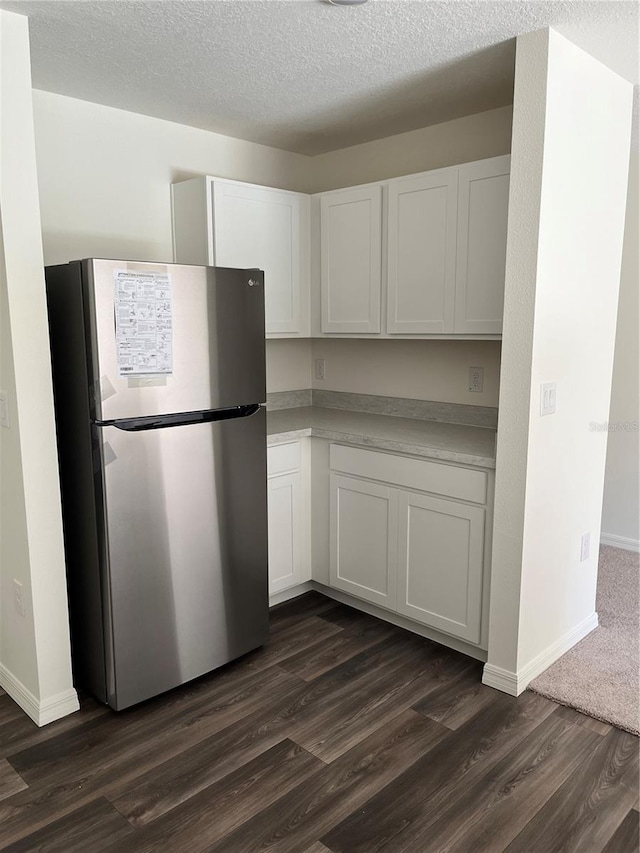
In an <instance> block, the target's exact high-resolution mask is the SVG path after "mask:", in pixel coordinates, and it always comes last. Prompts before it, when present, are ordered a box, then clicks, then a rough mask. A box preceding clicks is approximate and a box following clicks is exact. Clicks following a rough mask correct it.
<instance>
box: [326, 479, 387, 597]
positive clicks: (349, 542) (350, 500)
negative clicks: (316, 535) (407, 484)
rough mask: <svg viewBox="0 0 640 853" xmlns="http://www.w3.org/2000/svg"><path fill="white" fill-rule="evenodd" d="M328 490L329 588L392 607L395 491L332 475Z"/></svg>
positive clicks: (367, 482)
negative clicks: (329, 492)
mask: <svg viewBox="0 0 640 853" xmlns="http://www.w3.org/2000/svg"><path fill="white" fill-rule="evenodd" d="M330 490H331V501H330V504H331V508H330V525H329V526H330V553H331V557H330V582H331V586H333V587H335V588H336V589H341V590H344V592H349V593H351V594H352V595H356V596H358V598H364V599H366V600H367V601H372V602H373V603H374V604H379V605H381V606H382V607H387V608H390V609H394V608H395V605H396V553H397V525H398V492H397V491H396V490H395V489H390V488H388V487H387V486H383V485H380V484H378V483H371V482H369V481H368V480H356V479H352V478H351V477H343V476H342V475H340V474H333V473H332V474H331V478H330Z"/></svg>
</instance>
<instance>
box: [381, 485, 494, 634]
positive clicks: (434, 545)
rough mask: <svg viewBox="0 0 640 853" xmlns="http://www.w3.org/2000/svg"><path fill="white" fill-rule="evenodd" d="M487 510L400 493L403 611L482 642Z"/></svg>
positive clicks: (399, 598)
mask: <svg viewBox="0 0 640 853" xmlns="http://www.w3.org/2000/svg"><path fill="white" fill-rule="evenodd" d="M484 524H485V510H484V508H482V507H477V506H468V505H467V504H461V503H458V502H457V501H451V500H442V499H441V498H435V497H432V496H431V495H422V494H416V493H414V492H404V491H402V492H400V493H399V511H398V586H397V604H396V609H397V611H398V613H402V614H404V615H405V616H408V617H409V618H410V619H415V620H416V621H417V622H423V623H424V624H425V625H430V626H431V627H432V628H437V629H439V630H441V631H445V632H446V633H447V634H453V635H454V636H456V637H460V638H461V639H463V640H467V641H468V642H470V643H478V642H480V621H481V614H482V568H483V555H484Z"/></svg>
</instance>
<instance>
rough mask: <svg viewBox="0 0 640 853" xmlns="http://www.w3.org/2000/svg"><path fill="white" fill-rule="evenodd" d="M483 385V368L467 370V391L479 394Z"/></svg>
mask: <svg viewBox="0 0 640 853" xmlns="http://www.w3.org/2000/svg"><path fill="white" fill-rule="evenodd" d="M483 385H484V367H470V368H469V391H477V392H481V391H482V387H483Z"/></svg>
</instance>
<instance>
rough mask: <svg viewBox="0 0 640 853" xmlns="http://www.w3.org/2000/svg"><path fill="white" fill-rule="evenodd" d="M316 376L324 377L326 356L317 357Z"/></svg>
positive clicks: (317, 377) (318, 377)
mask: <svg viewBox="0 0 640 853" xmlns="http://www.w3.org/2000/svg"><path fill="white" fill-rule="evenodd" d="M315 377H316V379H324V358H316V361H315Z"/></svg>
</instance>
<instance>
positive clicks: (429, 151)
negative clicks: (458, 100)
mask: <svg viewBox="0 0 640 853" xmlns="http://www.w3.org/2000/svg"><path fill="white" fill-rule="evenodd" d="M511 116H512V108H511V107H510V106H508V107H500V108H498V109H496V110H488V111H487V112H484V113H476V114H475V115H471V116H465V117H464V118H458V119H455V120H453V121H446V122H443V123H442V124H434V125H431V126H430V127H424V128H421V129H420V130H412V131H409V132H408V133H400V134H398V135H397V136H388V137H386V138H385V139H376V140H374V141H373V142H365V143H363V144H362V145H353V146H352V147H351V148H342V149H340V150H339V151H330V152H329V153H328V154H319V155H318V156H316V157H314V158H313V192H323V191H324V190H333V189H336V188H338V187H350V186H353V185H355V184H366V183H368V182H369V181H381V180H384V179H385V178H396V177H398V176H399V175H411V174H412V173H414V172H426V171H428V170H429V169H440V168H443V167H445V166H456V165H457V164H458V163H468V162H470V161H471V160H482V159H484V158H485V157H498V156H499V155H500V154H508V153H509V151H510V148H511Z"/></svg>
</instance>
